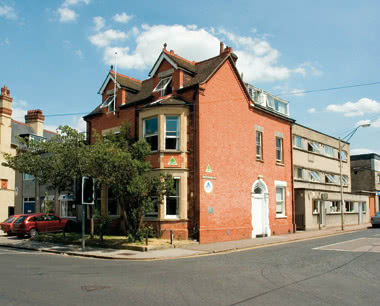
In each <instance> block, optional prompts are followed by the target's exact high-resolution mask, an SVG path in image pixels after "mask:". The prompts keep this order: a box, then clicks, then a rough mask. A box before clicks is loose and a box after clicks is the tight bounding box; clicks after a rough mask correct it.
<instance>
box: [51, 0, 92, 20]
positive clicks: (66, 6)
mask: <svg viewBox="0 0 380 306" xmlns="http://www.w3.org/2000/svg"><path fill="white" fill-rule="evenodd" d="M90 2H91V1H90V0H65V1H63V3H62V5H61V7H60V8H58V10H57V13H58V15H59V21H60V22H62V23H65V22H74V21H75V20H77V18H78V16H79V15H78V14H77V13H76V12H75V11H74V10H73V9H72V8H71V7H72V6H75V5H79V4H85V5H88V4H90Z"/></svg>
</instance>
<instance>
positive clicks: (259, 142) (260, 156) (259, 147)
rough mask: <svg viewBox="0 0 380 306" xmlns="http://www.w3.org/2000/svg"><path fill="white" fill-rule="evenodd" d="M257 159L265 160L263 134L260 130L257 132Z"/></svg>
mask: <svg viewBox="0 0 380 306" xmlns="http://www.w3.org/2000/svg"><path fill="white" fill-rule="evenodd" d="M258 151H259V153H258ZM256 159H259V160H263V132H261V131H258V130H256Z"/></svg>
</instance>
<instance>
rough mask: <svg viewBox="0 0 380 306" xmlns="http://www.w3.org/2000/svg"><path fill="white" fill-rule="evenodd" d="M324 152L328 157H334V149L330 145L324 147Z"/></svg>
mask: <svg viewBox="0 0 380 306" xmlns="http://www.w3.org/2000/svg"><path fill="white" fill-rule="evenodd" d="M324 152H325V155H326V156H329V157H334V148H333V147H330V146H328V145H325V146H324Z"/></svg>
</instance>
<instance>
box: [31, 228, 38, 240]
mask: <svg viewBox="0 0 380 306" xmlns="http://www.w3.org/2000/svg"><path fill="white" fill-rule="evenodd" d="M29 236H30V238H32V239H34V238H37V237H38V231H37V230H36V229H35V228H32V229H31V230H30V231H29Z"/></svg>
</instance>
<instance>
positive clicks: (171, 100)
mask: <svg viewBox="0 0 380 306" xmlns="http://www.w3.org/2000/svg"><path fill="white" fill-rule="evenodd" d="M187 104H188V102H186V101H184V100H182V99H181V98H179V97H176V96H167V97H163V98H162V99H159V100H156V101H153V102H150V103H147V104H145V105H144V106H143V107H141V108H140V109H143V108H149V107H153V106H158V105H187Z"/></svg>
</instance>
